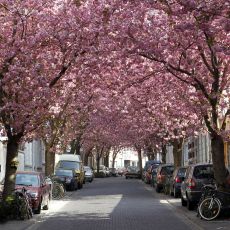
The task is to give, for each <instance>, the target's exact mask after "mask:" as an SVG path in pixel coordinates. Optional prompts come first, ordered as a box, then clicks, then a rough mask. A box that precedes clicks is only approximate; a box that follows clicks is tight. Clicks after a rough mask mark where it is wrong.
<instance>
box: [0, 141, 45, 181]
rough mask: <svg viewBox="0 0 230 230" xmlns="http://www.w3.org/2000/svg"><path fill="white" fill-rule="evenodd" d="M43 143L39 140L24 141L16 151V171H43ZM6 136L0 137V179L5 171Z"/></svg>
mask: <svg viewBox="0 0 230 230" xmlns="http://www.w3.org/2000/svg"><path fill="white" fill-rule="evenodd" d="M44 155H45V148H44V144H43V143H42V141H40V140H33V141H32V142H30V143H25V145H24V148H23V149H22V148H21V149H20V150H19V152H18V161H19V165H18V169H17V170H18V171H44V162H45V161H44V160H45V159H44ZM5 166H6V138H5V137H4V142H3V137H0V181H1V180H2V179H3V178H4V177H5V171H6V167H5Z"/></svg>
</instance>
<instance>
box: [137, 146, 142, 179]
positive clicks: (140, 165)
mask: <svg viewBox="0 0 230 230" xmlns="http://www.w3.org/2000/svg"><path fill="white" fill-rule="evenodd" d="M137 153H138V166H139V170H140V174H141V176H142V156H141V148H140V147H138V148H137Z"/></svg>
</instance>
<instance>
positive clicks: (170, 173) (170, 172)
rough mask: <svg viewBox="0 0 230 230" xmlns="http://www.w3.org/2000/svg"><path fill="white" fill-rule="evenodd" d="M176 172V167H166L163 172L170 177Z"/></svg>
mask: <svg viewBox="0 0 230 230" xmlns="http://www.w3.org/2000/svg"><path fill="white" fill-rule="evenodd" d="M173 171H174V166H165V167H163V168H162V172H163V173H165V174H168V175H172V174H173Z"/></svg>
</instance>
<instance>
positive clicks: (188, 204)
mask: <svg viewBox="0 0 230 230" xmlns="http://www.w3.org/2000/svg"><path fill="white" fill-rule="evenodd" d="M187 208H188V210H193V208H194V204H193V202H192V201H190V200H189V199H187Z"/></svg>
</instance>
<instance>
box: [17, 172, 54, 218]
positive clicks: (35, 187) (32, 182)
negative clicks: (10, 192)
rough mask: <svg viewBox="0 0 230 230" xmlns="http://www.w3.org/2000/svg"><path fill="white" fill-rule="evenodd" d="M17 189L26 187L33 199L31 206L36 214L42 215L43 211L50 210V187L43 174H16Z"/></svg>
mask: <svg viewBox="0 0 230 230" xmlns="http://www.w3.org/2000/svg"><path fill="white" fill-rule="evenodd" d="M15 187H16V189H22V188H23V187H25V188H26V189H27V193H29V195H30V197H31V204H32V205H31V206H32V209H33V211H34V213H36V214H39V213H41V209H42V208H43V209H44V210H48V209H49V202H50V199H51V189H50V185H49V184H48V183H46V180H45V177H44V174H43V173H41V172H29V171H28V172H27V171H23V172H17V173H16V182H15Z"/></svg>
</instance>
